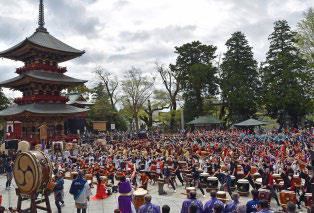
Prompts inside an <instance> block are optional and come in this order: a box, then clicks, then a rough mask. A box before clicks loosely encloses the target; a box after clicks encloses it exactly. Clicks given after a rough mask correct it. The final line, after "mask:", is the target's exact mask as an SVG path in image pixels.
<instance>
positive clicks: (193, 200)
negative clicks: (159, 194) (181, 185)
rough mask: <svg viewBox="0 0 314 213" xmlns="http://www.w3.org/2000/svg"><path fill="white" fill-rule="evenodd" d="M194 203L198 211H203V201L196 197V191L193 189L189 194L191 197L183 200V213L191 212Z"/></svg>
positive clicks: (201, 212) (199, 212)
mask: <svg viewBox="0 0 314 213" xmlns="http://www.w3.org/2000/svg"><path fill="white" fill-rule="evenodd" d="M192 204H194V205H196V206H197V207H198V210H197V213H203V203H202V202H201V201H199V200H197V199H196V192H195V191H191V192H190V194H189V199H187V200H185V201H183V203H182V208H181V213H189V208H190V206H191V205H192Z"/></svg>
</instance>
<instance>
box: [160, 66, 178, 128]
mask: <svg viewBox="0 0 314 213" xmlns="http://www.w3.org/2000/svg"><path fill="white" fill-rule="evenodd" d="M156 70H157V72H158V73H159V75H160V77H161V80H162V84H163V85H164V87H165V89H166V91H167V94H168V97H169V102H170V114H171V116H170V122H169V124H170V130H172V131H174V130H175V128H176V110H177V101H178V99H179V93H180V92H181V90H182V87H181V80H182V78H181V75H182V72H181V71H180V70H176V69H168V68H165V67H164V66H163V65H159V64H156ZM174 70H175V71H174Z"/></svg>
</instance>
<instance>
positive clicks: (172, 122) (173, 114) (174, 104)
mask: <svg viewBox="0 0 314 213" xmlns="http://www.w3.org/2000/svg"><path fill="white" fill-rule="evenodd" d="M176 110H177V101H176V100H175V99H174V100H172V103H171V115H170V116H171V117H170V130H171V131H174V129H175V122H176Z"/></svg>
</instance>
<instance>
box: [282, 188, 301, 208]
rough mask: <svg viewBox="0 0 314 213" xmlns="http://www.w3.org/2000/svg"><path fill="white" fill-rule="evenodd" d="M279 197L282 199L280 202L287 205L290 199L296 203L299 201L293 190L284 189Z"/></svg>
mask: <svg viewBox="0 0 314 213" xmlns="http://www.w3.org/2000/svg"><path fill="white" fill-rule="evenodd" d="M279 199H280V204H281V205H283V206H285V205H287V204H288V202H289V201H290V202H292V203H294V204H296V203H297V196H296V194H295V192H292V191H287V190H282V191H281V192H280V193H279Z"/></svg>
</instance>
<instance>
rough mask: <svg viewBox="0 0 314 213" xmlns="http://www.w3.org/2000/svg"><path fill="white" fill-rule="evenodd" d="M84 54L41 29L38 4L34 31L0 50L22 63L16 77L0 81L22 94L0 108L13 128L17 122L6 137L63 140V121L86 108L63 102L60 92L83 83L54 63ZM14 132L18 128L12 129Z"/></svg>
mask: <svg viewBox="0 0 314 213" xmlns="http://www.w3.org/2000/svg"><path fill="white" fill-rule="evenodd" d="M83 54H84V51H81V50H78V49H75V48H73V47H71V46H69V45H67V44H65V43H63V42H62V41H60V40H58V39H57V38H55V37H53V36H52V35H51V34H50V33H49V32H48V31H47V29H46V28H45V22H44V4H43V0H40V3H39V21H38V28H37V29H36V31H35V32H34V33H33V34H32V35H31V36H30V37H28V38H26V39H25V40H24V41H22V42H20V43H18V44H17V45H15V46H13V47H11V48H9V49H7V50H5V51H3V52H0V57H2V58H7V59H11V60H15V61H21V62H23V63H24V66H23V67H20V68H17V69H16V73H17V74H18V76H17V77H15V78H12V79H9V80H6V81H3V82H0V87H6V88H10V89H13V90H18V91H21V92H22V93H23V97H21V98H17V99H15V100H14V102H15V105H13V106H11V107H10V108H7V109H5V110H3V111H0V118H3V119H5V120H6V121H7V122H8V123H9V124H10V125H12V122H13V127H14V123H16V124H19V125H18V126H20V127H19V128H17V129H19V132H14V134H7V137H9V138H10V137H11V138H18V139H23V140H27V141H29V142H31V143H33V144H38V143H39V142H40V141H41V140H46V141H53V140H60V139H61V140H67V137H73V135H66V134H65V129H64V123H65V121H67V120H68V119H74V118H85V117H86V116H87V111H88V109H86V108H85V107H84V108H81V107H77V106H75V105H71V104H67V102H68V101H69V97H67V96H63V95H62V94H61V91H62V90H64V89H66V88H69V87H75V86H79V85H82V84H84V83H85V82H87V81H85V80H80V79H76V78H72V77H70V76H67V75H65V74H64V73H66V72H67V69H66V68H65V67H60V66H59V65H58V64H59V63H62V62H65V61H68V60H71V59H74V58H76V57H79V56H81V55H83ZM14 129H15V128H14ZM16 131H18V130H16Z"/></svg>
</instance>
